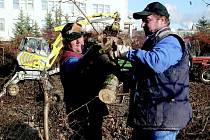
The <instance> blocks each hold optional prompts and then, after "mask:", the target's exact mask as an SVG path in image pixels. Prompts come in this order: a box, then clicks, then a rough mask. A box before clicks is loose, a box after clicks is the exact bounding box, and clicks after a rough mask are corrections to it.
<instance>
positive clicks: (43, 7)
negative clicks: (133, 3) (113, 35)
mask: <svg viewBox="0 0 210 140" xmlns="http://www.w3.org/2000/svg"><path fill="white" fill-rule="evenodd" d="M73 1H74V0H73ZM76 3H77V5H78V6H79V7H80V9H81V10H82V11H83V12H84V13H85V14H86V16H89V15H91V14H95V13H101V12H105V13H106V12H119V13H120V18H121V21H120V26H121V29H123V28H124V21H125V20H127V17H128V0H76ZM59 6H61V9H62V14H63V15H66V14H68V16H69V17H70V19H71V20H75V19H76V18H77V17H79V16H83V15H82V13H81V12H80V10H78V8H77V6H76V5H75V4H73V2H72V0H0V40H10V39H11V37H13V29H14V23H16V22H17V18H18V16H19V14H20V10H21V9H22V10H23V13H24V15H28V16H29V17H30V19H31V20H33V21H36V22H37V23H38V26H39V27H40V28H42V27H44V26H45V23H46V22H45V17H46V15H47V11H48V10H50V11H52V13H53V11H55V10H56V8H58V7H59ZM83 17H84V16H83Z"/></svg>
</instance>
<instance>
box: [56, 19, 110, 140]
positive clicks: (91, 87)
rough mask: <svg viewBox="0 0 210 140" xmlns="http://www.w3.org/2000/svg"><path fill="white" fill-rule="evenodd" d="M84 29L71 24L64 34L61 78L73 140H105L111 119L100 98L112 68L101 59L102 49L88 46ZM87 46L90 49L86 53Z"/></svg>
mask: <svg viewBox="0 0 210 140" xmlns="http://www.w3.org/2000/svg"><path fill="white" fill-rule="evenodd" d="M81 28H82V27H81V25H80V24H78V23H68V24H66V25H65V26H64V28H63V30H62V32H61V33H62V38H63V45H64V48H63V52H62V54H61V58H60V77H61V82H62V84H63V88H64V102H65V104H66V112H67V115H68V117H69V126H70V128H71V129H72V130H73V131H72V132H73V134H72V135H71V137H70V139H71V140H83V139H84V140H101V139H102V129H101V127H102V121H103V116H105V115H108V108H107V106H106V105H105V103H103V102H101V101H100V100H99V98H98V97H97V96H98V93H99V90H100V89H101V87H102V83H103V81H104V79H105V77H106V73H109V72H108V71H105V70H106V69H109V68H107V67H109V66H110V65H109V64H104V63H103V62H104V61H103V58H104V56H103V55H101V56H98V53H97V52H98V50H99V49H100V46H97V45H96V44H94V46H87V45H86V42H85V41H84V36H83V35H84V34H83V32H82V30H81ZM84 45H86V47H87V48H89V49H88V50H87V52H85V53H84V51H83V50H85V49H84ZM102 56H103V57H102ZM110 67H111V66H110ZM110 72H111V69H110Z"/></svg>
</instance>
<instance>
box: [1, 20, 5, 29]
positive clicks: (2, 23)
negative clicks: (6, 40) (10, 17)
mask: <svg viewBox="0 0 210 140" xmlns="http://www.w3.org/2000/svg"><path fill="white" fill-rule="evenodd" d="M0 31H5V19H4V18H0Z"/></svg>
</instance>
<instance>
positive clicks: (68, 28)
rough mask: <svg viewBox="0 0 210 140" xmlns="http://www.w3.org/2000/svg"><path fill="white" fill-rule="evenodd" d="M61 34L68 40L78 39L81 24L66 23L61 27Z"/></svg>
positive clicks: (80, 33) (80, 32) (81, 33)
mask: <svg viewBox="0 0 210 140" xmlns="http://www.w3.org/2000/svg"><path fill="white" fill-rule="evenodd" d="M61 35H62V37H63V39H65V40H68V41H72V40H75V39H78V38H80V37H81V36H82V35H83V32H82V25H80V24H79V23H67V24H66V25H65V26H64V27H63V29H62V31H61Z"/></svg>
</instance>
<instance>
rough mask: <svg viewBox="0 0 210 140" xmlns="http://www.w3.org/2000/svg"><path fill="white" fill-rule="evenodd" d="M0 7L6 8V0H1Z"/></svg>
mask: <svg viewBox="0 0 210 140" xmlns="http://www.w3.org/2000/svg"><path fill="white" fill-rule="evenodd" d="M0 8H4V0H0Z"/></svg>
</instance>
